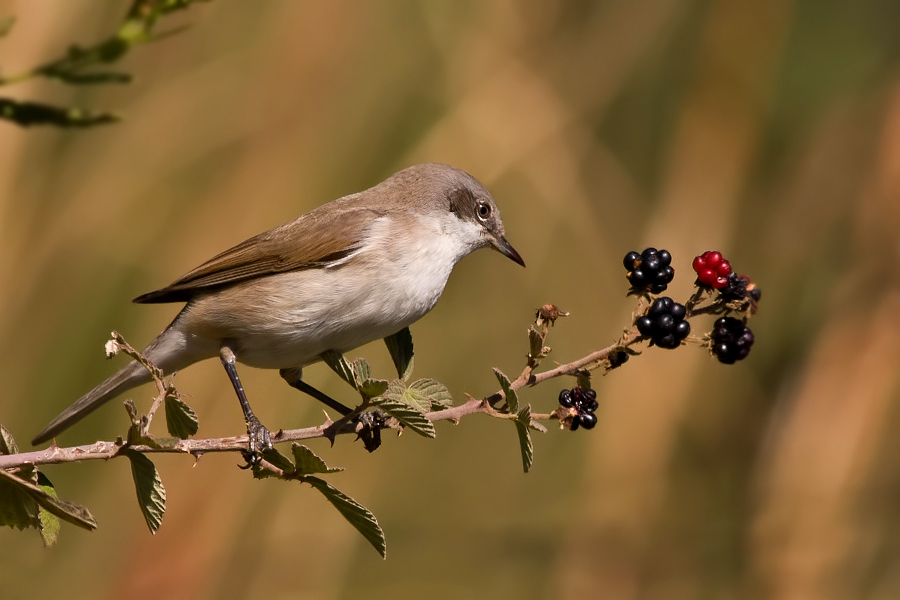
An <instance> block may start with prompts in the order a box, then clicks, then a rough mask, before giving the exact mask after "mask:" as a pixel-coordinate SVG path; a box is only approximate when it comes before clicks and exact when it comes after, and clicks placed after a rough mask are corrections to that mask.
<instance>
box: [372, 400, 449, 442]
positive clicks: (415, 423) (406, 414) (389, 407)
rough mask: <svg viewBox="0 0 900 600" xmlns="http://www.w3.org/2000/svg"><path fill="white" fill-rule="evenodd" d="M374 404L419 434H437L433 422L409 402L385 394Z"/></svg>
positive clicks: (433, 435) (426, 435)
mask: <svg viewBox="0 0 900 600" xmlns="http://www.w3.org/2000/svg"><path fill="white" fill-rule="evenodd" d="M374 404H375V405H376V406H378V407H379V408H380V409H381V410H383V411H384V412H386V413H387V414H389V415H391V416H392V417H394V418H395V419H397V420H398V421H400V422H401V423H402V424H403V425H405V426H406V427H408V428H410V429H411V430H413V431H415V432H416V433H418V434H419V435H421V436H423V437H427V438H434V437H436V436H437V433H436V432H435V430H434V424H433V423H432V422H431V421H429V420H428V419H427V418H426V417H425V414H424V413H423V412H422V411H420V410H418V409H417V408H416V407H414V406H412V405H411V404H408V403H406V402H403V401H402V400H395V399H392V398H388V397H387V395H386V394H385V395H384V396H382V397H381V398H379V399H378V401H376V402H375V403H374Z"/></svg>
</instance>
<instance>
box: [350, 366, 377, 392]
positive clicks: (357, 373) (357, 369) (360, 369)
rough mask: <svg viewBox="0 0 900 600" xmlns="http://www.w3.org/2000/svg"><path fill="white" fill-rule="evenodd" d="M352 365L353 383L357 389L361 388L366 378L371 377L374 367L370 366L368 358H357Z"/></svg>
mask: <svg viewBox="0 0 900 600" xmlns="http://www.w3.org/2000/svg"><path fill="white" fill-rule="evenodd" d="M350 367H351V368H352V369H353V384H354V387H355V388H356V389H359V386H361V385H362V383H363V382H364V381H365V380H367V379H371V377H372V367H370V366H369V363H368V361H366V359H364V358H357V359H356V360H354V361H353V364H351V365H350Z"/></svg>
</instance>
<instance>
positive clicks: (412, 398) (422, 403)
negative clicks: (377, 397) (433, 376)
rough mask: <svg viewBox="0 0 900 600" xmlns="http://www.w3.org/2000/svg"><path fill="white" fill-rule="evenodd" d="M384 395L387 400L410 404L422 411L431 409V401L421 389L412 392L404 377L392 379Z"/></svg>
mask: <svg viewBox="0 0 900 600" xmlns="http://www.w3.org/2000/svg"><path fill="white" fill-rule="evenodd" d="M382 396H383V397H384V399H386V400H391V401H393V402H399V403H402V404H408V405H410V406H411V407H412V408H415V409H416V410H418V411H420V412H422V413H426V412H428V411H430V410H431V401H430V400H428V398H426V397H425V396H424V395H423V394H422V393H421V392H419V391H413V392H411V391H410V389H409V387H407V385H406V383H404V382H403V380H402V379H394V380H393V381H391V382H390V383H389V384H388V388H387V390H385V392H384V393H383V394H382Z"/></svg>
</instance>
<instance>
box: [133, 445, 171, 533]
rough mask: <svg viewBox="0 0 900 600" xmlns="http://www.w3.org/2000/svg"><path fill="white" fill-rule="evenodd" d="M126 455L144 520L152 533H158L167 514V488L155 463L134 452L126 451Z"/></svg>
mask: <svg viewBox="0 0 900 600" xmlns="http://www.w3.org/2000/svg"><path fill="white" fill-rule="evenodd" d="M125 454H126V455H127V456H128V459H129V460H130V461H131V476H132V477H133V478H134V489H135V491H136V492H137V499H138V504H139V505H140V507H141V512H142V513H143V514H144V520H145V521H146V522H147V527H149V528H150V533H156V532H157V531H158V530H159V526H160V525H162V519H163V515H164V514H165V513H166V488H165V487H164V486H163V482H162V479H161V478H160V476H159V472H158V471H157V470H156V465H154V464H153V461H151V460H150V459H149V458H147V457H146V456H144V455H143V454H141V453H140V452H135V451H134V450H126V451H125Z"/></svg>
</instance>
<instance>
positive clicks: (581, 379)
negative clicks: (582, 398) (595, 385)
mask: <svg viewBox="0 0 900 600" xmlns="http://www.w3.org/2000/svg"><path fill="white" fill-rule="evenodd" d="M575 382H576V384H577V385H578V386H579V387H580V388H582V389H585V390H589V389H591V372H590V371H577V372H576V374H575Z"/></svg>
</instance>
